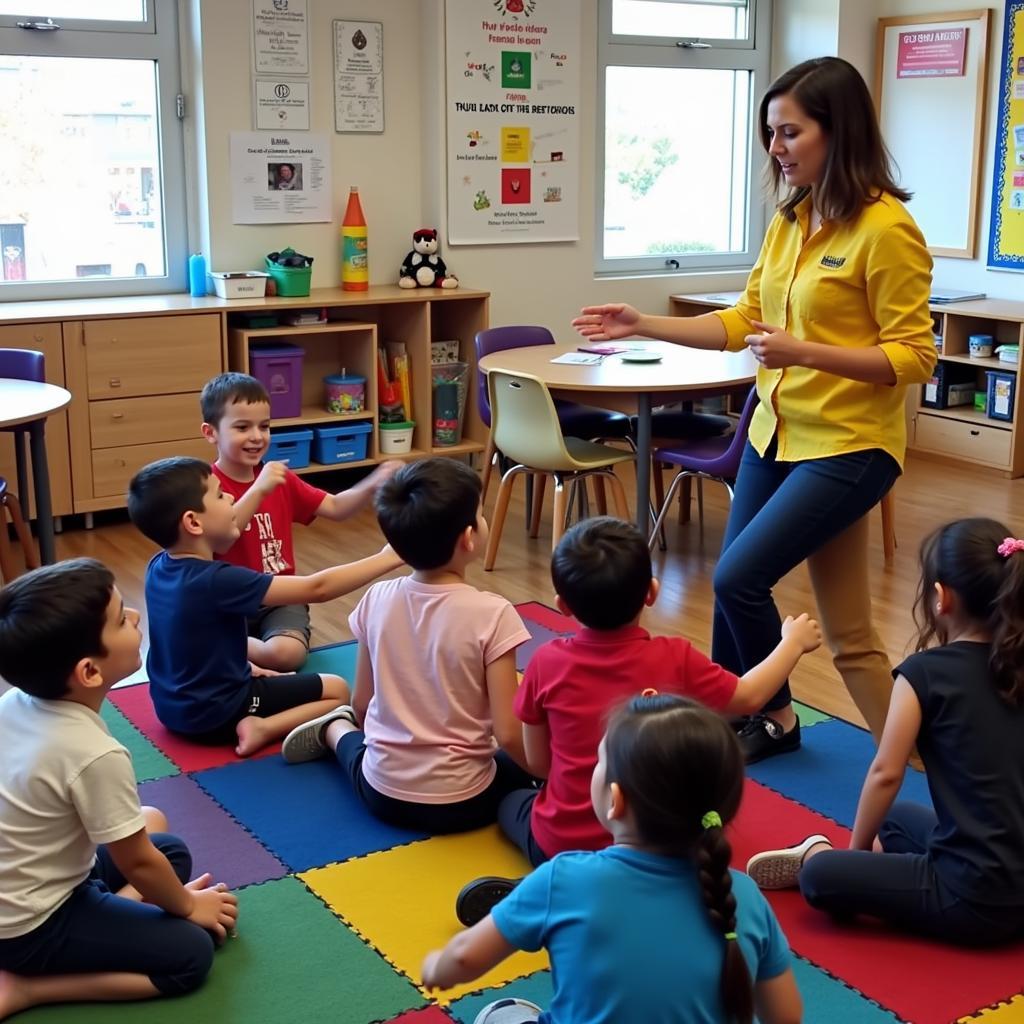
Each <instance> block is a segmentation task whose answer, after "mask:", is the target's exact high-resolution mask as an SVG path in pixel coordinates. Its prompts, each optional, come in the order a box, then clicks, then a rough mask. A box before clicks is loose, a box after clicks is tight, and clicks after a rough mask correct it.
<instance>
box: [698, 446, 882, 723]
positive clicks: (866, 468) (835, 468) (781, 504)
mask: <svg viewBox="0 0 1024 1024" xmlns="http://www.w3.org/2000/svg"><path fill="white" fill-rule="evenodd" d="M899 472H900V470H899V466H898V465H897V463H896V460H895V459H894V458H893V457H892V456H891V455H889V454H888V452H884V451H882V450H881V449H878V448H872V449H868V450H866V451H860V452H851V453H849V454H845V455H832V456H828V457H827V458H821V459H808V460H806V461H804V462H780V461H778V460H777V459H776V458H775V442H774V440H773V441H772V443H771V445H770V446H769V448H768V450H767V451H766V452H765V454H764V457H763V458H762V457H761V456H760V455H758V454H757V452H756V451H755V450H754V448H753V446H752V445H751V444H750V443H749V442H748V443H747V446H746V448H745V450H744V452H743V458H742V460H741V462H740V471H739V476H738V478H737V480H736V493H735V496H734V498H733V503H732V510H731V511H730V513H729V522H728V525H727V526H726V529H725V538H724V540H723V541H722V553H721V555H720V556H719V559H718V565H717V566H716V568H715V576H714V589H715V617H714V626H713V632H712V642H711V657H712V658H713V659H714V660H715V661H716V662H718V664H720V665H723V666H724V667H725V668H728V669H730V670H731V671H733V672H735V673H736V674H737V675H742V674H743V673H744V672H747V671H749V670H750V669H752V668H753V667H754V666H755V665H757V664H758V663H759V662H761V661H764V659H765V658H767V657H768V655H769V654H771V652H772V651H773V650H774V649H775V646H776V645H777V644H778V642H779V635H780V629H781V626H782V619H781V617H780V615H779V610H778V608H776V606H775V601H774V600H773V599H772V588H773V587H774V586H775V584H776V583H778V581H779V580H780V579H782V577H783V576H785V575H786V573H788V572H789V571H790V570H791V569H793V568H795V567H796V566H797V565H799V564H800V563H801V562H803V561H805V560H806V559H807V558H808V557H809V556H811V555H813V554H814V553H815V552H816V551H818V550H819V549H820V548H822V547H823V546H824V545H826V544H827V543H828V542H829V541H831V540H832V539H833V538H835V537H837V536H838V535H839V534H841V533H843V531H845V530H846V529H847V528H848V527H850V526H852V525H853V524H854V523H856V522H857V521H858V520H860V519H861V518H863V516H864V515H865V513H866V512H868V511H869V510H870V509H872V508H873V507H874V506H875V505H877V504H878V502H879V501H880V500H881V499H882V497H883V496H884V495H885V493H886V491H888V490H889V488H890V487H892V485H893V483H894V482H895V480H896V477H897V476H899ZM860 585H866V580H865V582H864V583H862V584H860ZM805 610H806V609H802V608H801V609H792V611H795V612H801V611H805ZM790 701H791V697H790V692H789V683H788V682H787V683H785V684H783V686H782V688H781V689H780V690H779V692H778V693H777V694H776V695H775V696H774V697H773V698H772V699H771V700H770V701H769V702H768V703H767V704H766V705H765V710H766V711H774V710H778V709H779V708H784V707H786V706H787V705H788V704H789V703H790Z"/></svg>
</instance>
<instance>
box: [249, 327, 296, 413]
mask: <svg viewBox="0 0 1024 1024" xmlns="http://www.w3.org/2000/svg"><path fill="white" fill-rule="evenodd" d="M304 354H305V353H304V351H303V349H302V348H300V347H299V346H298V345H267V346H260V347H257V346H252V347H251V348H250V349H249V373H251V374H252V375H253V376H254V377H255V378H256V379H257V380H259V381H261V382H262V384H263V386H264V387H265V388H266V389H267V392H268V394H269V395H270V418H271V419H272V420H280V419H286V418H288V417H292V416H300V415H301V414H302V357H303V355H304Z"/></svg>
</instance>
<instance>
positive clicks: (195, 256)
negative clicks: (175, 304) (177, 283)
mask: <svg viewBox="0 0 1024 1024" xmlns="http://www.w3.org/2000/svg"><path fill="white" fill-rule="evenodd" d="M188 290H189V293H190V294H191V295H193V296H196V297H198V296H201V295H205V294H206V257H205V256H204V255H203V254H202V253H201V252H194V253H192V255H191V256H189V258H188Z"/></svg>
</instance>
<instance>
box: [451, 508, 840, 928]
mask: <svg viewBox="0 0 1024 1024" xmlns="http://www.w3.org/2000/svg"><path fill="white" fill-rule="evenodd" d="M551 579H552V582H553V583H554V586H555V593H556V595H557V597H556V602H555V603H556V604H557V605H558V608H559V610H560V611H561V612H562V613H563V614H565V615H572V616H574V617H575V618H576V619H577V620H578V621H579V622H580V624H581V626H582V627H583V628H582V629H580V631H579V632H578V633H576V634H575V635H574V636H567V637H559V638H558V639H556V640H551V641H549V642H548V643H546V644H544V646H543V647H540V648H538V649H537V651H536V652H535V653H534V655H533V657H532V658H531V659H530V664H529V665H528V666H527V668H526V674H525V676H524V677H523V682H522V685H521V686H520V687H519V690H518V692H517V694H516V699H515V712H516V715H517V716H518V717H519V719H520V720H521V721H522V723H523V744H524V747H525V750H526V758H527V761H528V763H529V770H530V772H531V774H533V775H536V776H538V777H539V778H544V779H546V780H547V781H546V782H545V784H544V785H543V787H542V788H541V789H539V790H537V789H523V790H516V791H515V792H513V793H510V794H509V795H508V796H507V797H505V798H504V800H503V801H502V802H501V804H500V805H499V808H498V824H499V825H500V826H501V830H502V831H503V832H504V833H505V835H506V836H508V838H509V839H511V840H512V842H513V843H515V844H516V846H518V847H519V848H520V849H521V850H522V851H523V853H525V854H526V856H527V857H528V858H529V860H530V863H531V864H532V865H533V866H534V867H536V866H537V865H539V864H543V863H544V862H545V861H546V860H549V859H550V858H551V857H554V856H555V854H557V853H561V852H563V851H565V850H600V849H603V848H604V847H605V846H607V845H608V844H609V842H610V841H611V837H610V836H609V834H608V832H607V831H605V829H604V827H603V826H602V825H601V823H600V822H599V821H598V820H597V817H596V816H595V814H594V809H593V806H592V804H591V800H590V779H591V776H592V775H593V772H594V766H595V765H596V764H597V748H598V745H599V743H600V742H601V736H602V735H603V733H604V728H605V724H606V720H607V717H608V713H609V711H611V710H612V709H613V708H615V707H617V706H618V705H619V704H621V703H622V702H623V701H625V700H627V699H628V698H630V697H634V696H636V695H637V694H638V693H640V692H641V691H642V690H644V689H645V688H647V687H651V688H653V689H655V690H657V691H659V692H660V693H675V694H679V695H681V696H686V697H693V698H695V699H697V700H699V701H701V702H702V703H704V704H706V705H707V706H708V707H710V708H713V709H714V710H716V711H721V712H724V713H726V714H730V715H745V714H750V713H752V712H754V711H756V710H758V708H760V707H761V706H762V704H763V702H764V701H765V700H766V699H767V698H768V697H769V696H770V695H771V694H773V693H775V692H776V690H777V689H778V688H779V686H781V685H782V683H783V682H784V681H785V679H786V678H787V677H788V676H789V674H790V672H792V670H793V668H794V667H795V666H796V663H797V662H798V661H799V660H800V658H801V657H802V656H803V655H804V654H806V653H807V652H808V651H813V650H814V649H815V648H816V647H817V646H818V645H819V644H820V643H821V630H820V629H819V627H818V623H817V622H816V621H815V620H814V619H811V618H809V617H808V616H807V615H806V614H804V615H801V616H799V617H798V618H796V619H794V618H792V616H790V617H789V618H787V619H786V621H785V622H784V623H783V624H782V639H781V640H780V641H779V645H778V646H777V647H776V648H775V650H774V651H773V652H772V653H771V654H770V655H769V656H768V657H767V658H766V659H765V660H764V661H762V662H761V663H760V664H759V665H756V666H754V668H752V669H751V670H750V671H749V672H747V673H745V674H744V675H742V676H739V677H737V676H735V675H733V673H732V672H729V671H727V670H726V669H724V668H722V667H721V666H720V665H716V664H715V663H714V662H713V661H711V660H710V659H709V658H708V657H707V655H705V654H703V653H702V652H701V651H699V650H697V649H696V648H695V647H694V646H693V645H692V644H691V643H690V641H689V640H687V639H685V638H684V637H681V636H659V637H654V636H651V635H650V634H649V633H648V632H647V630H645V629H643V628H641V626H640V625H639V623H640V616H641V614H642V613H643V610H644V608H645V607H649V606H650V605H652V604H654V602H655V600H656V599H657V597H658V580H657V579H655V578H654V575H653V572H652V569H651V555H650V550H649V549H648V546H647V541H646V540H645V539H644V537H643V536H642V535H641V534H640V531H639V530H638V529H637V528H636V527H635V526H634V525H633V524H632V523H627V522H624V521H622V520H621V519H613V518H611V517H609V516H600V517H597V518H594V519H587V520H585V521H584V522H582V523H579V524H577V525H576V526H574V527H573V528H572V529H571V530H569V531H568V532H567V533H566V534H565V536H564V537H563V538H562V540H561V542H560V543H559V545H558V547H557V548H556V549H555V552H554V554H553V555H552V558H551ZM514 884H515V883H514V882H513V881H510V880H507V879H497V878H481V879H478V880H477V881H475V882H471V883H469V885H467V886H466V887H465V888H464V889H463V890H462V892H461V893H460V894H459V899H458V901H457V904H456V913H457V914H458V917H459V920H460V921H462V923H463V924H466V925H472V924H473V923H475V922H476V921H477V920H480V919H482V917H484V916H485V915H486V914H487V913H488V912H489V911H490V908H491V906H493V904H494V903H495V902H497V901H498V900H499V899H501V898H502V897H503V896H505V895H506V894H507V893H508V891H509V890H510V888H511V886H512V885H514Z"/></svg>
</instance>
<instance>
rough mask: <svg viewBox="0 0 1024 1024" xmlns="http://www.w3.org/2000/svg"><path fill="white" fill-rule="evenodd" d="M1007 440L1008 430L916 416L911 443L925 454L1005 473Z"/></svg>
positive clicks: (1008, 453)
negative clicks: (929, 453) (940, 455)
mask: <svg viewBox="0 0 1024 1024" xmlns="http://www.w3.org/2000/svg"><path fill="white" fill-rule="evenodd" d="M1011 440H1012V437H1011V433H1010V431H1009V430H1000V429H999V428H998V427H986V426H982V425H981V424H979V423H965V422H964V421H962V420H950V419H946V418H945V417H943V416H929V415H928V414H927V413H922V412H919V413H918V414H917V427H916V430H915V432H914V443H915V445H916V447H918V448H923V449H925V450H926V451H930V452H937V453H939V454H942V455H952V456H955V457H956V458H959V459H970V460H971V461H972V462H983V463H985V464H986V465H988V466H998V467H999V468H1000V469H1009V468H1010V442H1011Z"/></svg>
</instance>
